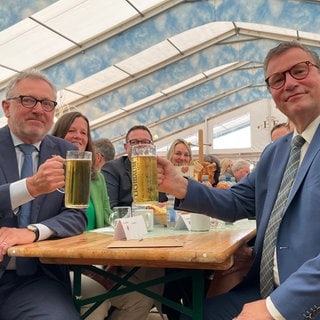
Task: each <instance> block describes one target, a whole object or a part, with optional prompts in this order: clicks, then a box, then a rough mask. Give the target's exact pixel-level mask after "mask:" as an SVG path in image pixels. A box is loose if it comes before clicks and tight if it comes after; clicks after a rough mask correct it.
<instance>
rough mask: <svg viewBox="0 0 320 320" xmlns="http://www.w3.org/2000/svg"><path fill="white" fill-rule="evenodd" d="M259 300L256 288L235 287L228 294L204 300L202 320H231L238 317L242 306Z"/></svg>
mask: <svg viewBox="0 0 320 320" xmlns="http://www.w3.org/2000/svg"><path fill="white" fill-rule="evenodd" d="M259 299H261V296H260V292H259V289H258V288H256V287H250V288H244V287H242V288H239V287H237V289H234V290H231V291H230V292H228V293H225V294H222V295H219V296H216V297H212V298H208V299H206V301H205V307H204V319H203V320H231V319H233V318H234V317H236V316H237V315H239V313H240V312H241V310H242V307H243V305H244V304H246V303H248V302H252V301H255V300H259ZM189 319H190V317H187V316H184V315H182V316H181V317H180V320H189Z"/></svg>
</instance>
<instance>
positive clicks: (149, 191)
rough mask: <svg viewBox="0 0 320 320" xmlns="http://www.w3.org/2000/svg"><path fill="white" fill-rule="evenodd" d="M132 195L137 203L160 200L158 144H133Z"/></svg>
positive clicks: (142, 203) (138, 204)
mask: <svg viewBox="0 0 320 320" xmlns="http://www.w3.org/2000/svg"><path fill="white" fill-rule="evenodd" d="M131 175H132V197H133V202H134V204H135V205H137V206H140V205H148V204H151V203H157V202H158V173H157V159H156V146H155V145H152V144H138V145H135V146H131Z"/></svg>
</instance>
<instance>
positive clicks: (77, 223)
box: [0, 71, 87, 320]
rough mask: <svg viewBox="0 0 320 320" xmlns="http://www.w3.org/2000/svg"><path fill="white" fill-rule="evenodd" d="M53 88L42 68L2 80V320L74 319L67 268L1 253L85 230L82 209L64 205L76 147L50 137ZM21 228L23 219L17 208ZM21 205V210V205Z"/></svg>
mask: <svg viewBox="0 0 320 320" xmlns="http://www.w3.org/2000/svg"><path fill="white" fill-rule="evenodd" d="M55 99H56V89H55V87H54V86H53V85H52V84H51V82H50V81H49V80H48V79H47V78H46V77H45V76H44V75H43V74H41V73H40V72H37V71H30V72H26V73H22V74H19V75H18V76H17V77H16V78H14V79H13V80H12V81H11V82H10V83H9V85H8V87H7V90H6V97H5V100H3V101H2V108H3V111H4V113H5V115H6V117H7V119H8V125H7V126H5V127H4V128H2V129H0V301H1V304H0V319H3V320H16V319H41V320H45V319H57V320H61V319H68V320H70V319H72V320H76V319H77V320H79V319H80V316H79V313H78V312H77V311H76V309H75V307H74V303H73V299H72V294H71V288H70V282H69V272H68V270H67V268H66V267H65V266H59V265H44V264H41V263H40V261H39V260H38V259H29V258H16V259H15V258H10V257H9V256H8V255H7V250H8V248H10V247H11V246H14V245H17V244H27V243H32V242H34V241H40V240H44V239H48V238H59V237H69V236H73V235H76V234H80V233H82V232H83V231H84V229H85V227H86V224H87V220H86V216H85V212H84V211H82V210H74V209H69V208H66V207H65V206H64V195H63V194H62V193H60V192H58V191H57V190H56V189H57V188H59V187H63V186H64V169H63V163H64V159H63V158H65V155H66V152H67V150H70V149H75V146H74V145H72V144H70V143H68V142H66V141H64V140H63V139H59V138H56V137H53V136H50V135H47V133H48V132H49V130H50V128H51V127H52V125H53V118H54V108H55V106H56V104H57V103H56V102H55ZM22 144H24V145H28V146H30V145H33V147H32V149H34V150H33V152H32V160H33V172H34V174H33V175H32V176H30V177H27V178H24V179H21V178H20V174H21V170H22V167H23V163H24V159H25V158H26V156H24V153H23V152H22V151H21V150H20V148H22V147H21V146H20V145H22ZM30 202H31V209H29V210H27V215H26V217H27V220H28V221H29V222H28V223H29V224H27V225H22V224H21V212H22V210H21V207H22V206H23V205H24V204H26V203H30ZM24 208H25V207H24Z"/></svg>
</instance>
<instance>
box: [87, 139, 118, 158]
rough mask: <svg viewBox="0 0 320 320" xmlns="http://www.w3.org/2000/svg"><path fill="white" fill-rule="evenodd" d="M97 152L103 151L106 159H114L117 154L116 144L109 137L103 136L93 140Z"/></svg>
mask: <svg viewBox="0 0 320 320" xmlns="http://www.w3.org/2000/svg"><path fill="white" fill-rule="evenodd" d="M93 144H94V147H95V151H96V153H101V154H102V155H103V157H104V160H105V161H110V160H113V159H114V157H115V154H116V151H115V148H114V145H113V144H112V142H111V141H110V140H109V139H107V138H101V139H97V140H95V141H93Z"/></svg>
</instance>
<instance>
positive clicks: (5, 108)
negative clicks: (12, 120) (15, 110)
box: [2, 100, 10, 118]
mask: <svg viewBox="0 0 320 320" xmlns="http://www.w3.org/2000/svg"><path fill="white" fill-rule="evenodd" d="M2 110H3V113H4V114H5V116H6V117H7V118H9V117H10V105H9V102H8V101H7V100H2Z"/></svg>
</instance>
